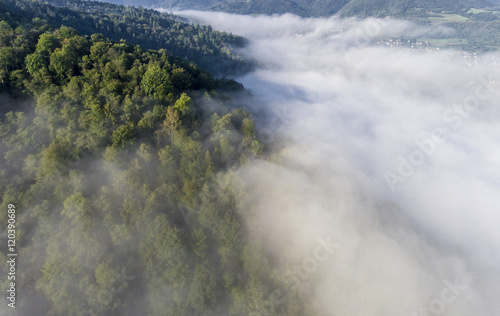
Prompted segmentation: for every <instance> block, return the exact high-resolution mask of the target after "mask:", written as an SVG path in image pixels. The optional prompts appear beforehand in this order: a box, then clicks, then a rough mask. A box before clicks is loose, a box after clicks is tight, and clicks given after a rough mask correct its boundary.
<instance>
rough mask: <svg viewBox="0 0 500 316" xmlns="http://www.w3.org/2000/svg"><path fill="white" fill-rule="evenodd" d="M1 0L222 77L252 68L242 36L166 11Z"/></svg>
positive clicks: (25, 11)
mask: <svg viewBox="0 0 500 316" xmlns="http://www.w3.org/2000/svg"><path fill="white" fill-rule="evenodd" d="M1 2H3V3H4V4H5V5H6V6H7V7H9V8H10V9H11V10H12V11H13V12H18V14H20V12H22V13H21V14H22V15H26V17H29V18H41V19H44V20H47V21H48V22H49V23H51V24H52V25H56V26H63V25H64V26H68V27H72V28H74V29H76V30H77V31H79V32H80V33H81V34H83V35H92V34H95V33H101V34H103V35H104V36H105V37H107V38H110V39H112V40H114V41H120V40H122V39H123V40H126V41H127V42H129V43H131V44H134V45H141V46H142V47H143V48H145V49H155V50H159V49H166V50H167V51H168V52H169V53H171V54H173V55H176V56H182V58H187V59H189V60H192V61H194V62H196V63H197V64H198V65H200V66H201V67H203V68H206V69H208V70H210V71H211V72H213V73H215V74H216V75H218V76H227V75H231V74H236V73H241V72H244V71H246V70H248V68H249V67H250V66H251V65H250V63H249V62H248V61H244V60H242V58H241V57H240V56H239V55H238V54H237V53H235V48H239V47H242V46H244V45H245V39H244V38H242V37H240V36H237V35H233V34H228V33H226V32H217V31H214V30H212V28H211V27H210V26H207V25H190V24H187V23H184V22H182V21H180V20H179V19H180V18H179V17H176V16H173V15H170V14H168V13H160V12H158V11H155V10H149V9H145V8H142V7H141V8H135V7H130V6H121V5H115V4H110V3H105V2H98V1H83V0H75V1H68V0H50V1H48V2H46V3H42V2H40V1H31V0H1Z"/></svg>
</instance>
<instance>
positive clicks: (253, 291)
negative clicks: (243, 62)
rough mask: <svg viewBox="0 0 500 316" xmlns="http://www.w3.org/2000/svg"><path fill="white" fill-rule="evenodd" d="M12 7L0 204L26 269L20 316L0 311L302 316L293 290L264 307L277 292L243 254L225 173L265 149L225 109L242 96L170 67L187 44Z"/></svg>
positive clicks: (21, 277)
mask: <svg viewBox="0 0 500 316" xmlns="http://www.w3.org/2000/svg"><path fill="white" fill-rule="evenodd" d="M11 5H12V2H11V1H2V2H0V102H1V103H0V104H1V107H0V114H1V116H0V192H1V194H2V197H1V201H2V202H1V208H2V210H7V208H8V205H9V204H12V205H15V208H16V210H17V227H16V229H17V244H16V248H17V252H18V267H17V268H18V271H19V273H18V274H17V275H16V279H15V282H16V284H17V293H18V296H17V302H16V309H15V311H14V310H11V309H9V308H8V307H7V306H6V304H2V305H1V307H0V314H2V315H8V314H9V313H10V314H12V313H13V312H14V314H13V315H308V311H307V309H308V307H307V304H301V299H300V294H298V293H291V294H290V295H288V296H284V297H283V298H280V301H279V302H280V304H277V305H274V304H270V303H269V302H268V301H267V299H268V297H269V296H270V294H271V293H273V292H276V290H279V289H282V288H284V281H283V280H282V279H281V278H280V277H278V276H277V275H276V274H275V273H273V269H271V268H270V267H271V266H272V262H271V261H270V260H269V258H268V257H267V256H266V255H265V254H264V253H263V252H262V251H260V250H259V249H258V244H255V243H250V242H249V234H248V232H247V230H246V227H247V225H251V223H252V222H251V218H252V217H251V212H252V208H251V206H250V204H249V201H248V200H247V198H246V197H245V196H246V195H245V190H244V189H242V188H241V184H238V183H239V178H238V174H237V173H234V172H233V170H234V169H235V167H237V166H240V165H244V164H246V163H248V161H250V160H252V159H255V158H262V159H266V158H265V157H266V156H267V155H268V153H266V152H267V151H268V150H267V149H266V148H265V146H264V145H263V144H262V142H261V141H259V139H258V138H257V136H256V128H255V123H254V121H253V119H252V117H251V115H250V114H249V113H248V111H247V110H245V104H241V101H239V100H240V99H238V98H236V97H234V96H235V95H237V94H247V92H245V91H244V90H243V88H242V86H241V85H240V84H238V83H236V82H235V81H233V80H227V79H216V78H214V77H213V76H212V75H211V74H210V73H208V72H206V71H204V70H203V69H202V68H200V67H199V66H198V65H197V64H196V63H194V62H192V61H189V60H188V59H187V58H186V56H183V55H178V56H174V55H172V53H171V52H172V51H176V49H178V50H177V51H178V52H182V51H185V50H184V49H185V46H183V45H182V44H179V45H180V47H177V48H174V49H170V50H165V49H160V50H152V49H145V48H143V47H142V46H140V45H133V44H131V43H129V42H128V41H127V40H120V41H113V40H111V39H109V38H107V37H106V36H103V35H102V34H100V33H94V34H91V35H87V34H82V33H80V32H78V31H76V30H75V29H73V28H71V27H67V26H60V25H59V24H60V22H57V21H58V20H59V19H60V18H61V17H62V16H78V15H79V14H81V13H80V12H81V11H78V12H77V11H71V10H70V9H64V10H62V9H61V10H60V9H57V10H55V9H54V10H55V11H50V10H52V8H53V7H50V6H47V7H46V9H47V10H49V11H50V12H49V11H47V13H46V14H47V16H52V18H47V19H42V18H40V17H35V18H33V16H34V15H33V11H32V10H33V8H34V7H37V6H38V7H40V6H41V4H39V3H35V2H33V3H31V4H29V5H27V6H26V7H22V6H15V7H12V6H11ZM58 12H59V13H60V12H66V13H67V14H66V15H61V14H59V13H58ZM51 21H52V22H51ZM148 23H150V22H148V20H147V19H146V20H145V21H144V23H143V24H144V25H151V24H148ZM151 23H156V22H155V21H154V19H153V20H152V21H151ZM177 25H178V26H179V28H178V29H179V31H182V30H185V29H186V27H187V26H186V25H184V24H177ZM181 26H182V27H181ZM148 27H149V26H148ZM148 27H146V26H144V27H143V28H142V29H147V28H148ZM174 27H175V26H174ZM199 30H205V31H206V33H203V32H201V31H199ZM199 30H198V31H199V32H200V34H208V36H209V37H210V36H214V37H213V38H211V39H210V41H213V42H214V43H216V45H220V47H224V45H226V44H224V43H223V42H221V43H219V42H218V41H219V40H222V38H218V37H217V36H219V35H220V36H222V35H221V34H220V33H215V32H212V31H209V28H208V27H201V26H200V27H199ZM181 33H182V32H181ZM189 34H191V33H189V32H186V34H185V35H184V38H185V39H186V40H187V39H188V38H189V39H190V40H192V39H193V38H192V37H189V36H191V35H189ZM216 34H219V35H216ZM194 36H196V35H193V37H194ZM226 36H229V35H226ZM167 38H169V37H167ZM171 38H176V35H172V37H171ZM229 38H231V37H229ZM207 41H208V39H207ZM172 43H173V44H172V45H176V43H177V42H176V41H173V42H172ZM213 58H220V59H222V60H225V57H223V56H220V55H214V56H213ZM226 60H227V59H226ZM236 188H240V189H239V190H236ZM7 220H8V217H7V212H1V213H0V227H1V228H0V232H1V238H2V240H1V243H2V245H4V244H6V236H7V231H6V229H7ZM249 223H250V224H249ZM0 257H1V260H2V261H4V262H5V261H7V253H6V249H5V247H2V249H1V252H0ZM0 269H1V270H2V275H6V274H7V272H8V266H7V265H1V267H0ZM8 287H9V283H8V281H7V279H2V283H1V290H2V292H3V293H6V290H7V289H8ZM280 293H283V292H280ZM302 303H303V302H302ZM7 309H9V310H7ZM10 314H9V315H10Z"/></svg>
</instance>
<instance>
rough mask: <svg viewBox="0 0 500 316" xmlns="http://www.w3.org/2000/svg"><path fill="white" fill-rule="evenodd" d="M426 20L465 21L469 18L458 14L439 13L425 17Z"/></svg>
mask: <svg viewBox="0 0 500 316" xmlns="http://www.w3.org/2000/svg"><path fill="white" fill-rule="evenodd" d="M427 20H429V21H431V22H438V23H439V22H465V21H469V18H466V17H465V16H461V15H458V14H448V13H443V14H439V16H431V17H429V18H427Z"/></svg>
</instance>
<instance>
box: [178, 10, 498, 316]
mask: <svg viewBox="0 0 500 316" xmlns="http://www.w3.org/2000/svg"><path fill="white" fill-rule="evenodd" d="M177 13H178V14H181V15H184V16H186V17H189V18H190V19H192V21H194V22H200V23H205V24H210V25H212V26H213V27H214V29H218V30H224V31H228V32H232V33H236V34H239V35H242V36H244V37H246V38H248V39H249V45H248V46H247V47H246V48H244V49H243V50H242V51H240V54H242V55H243V56H245V57H247V58H251V59H253V60H255V61H256V62H257V63H258V64H259V67H258V68H257V69H256V70H255V71H254V72H252V73H250V74H248V75H246V76H244V77H242V78H237V80H238V81H240V82H242V83H243V84H244V86H245V87H246V88H247V89H249V90H250V91H251V92H252V94H253V96H254V98H255V99H256V100H257V101H258V103H259V104H261V106H262V107H263V109H264V110H265V111H266V112H265V113H267V114H266V117H265V119H263V120H262V121H261V122H260V125H259V128H258V131H259V135H260V136H261V137H262V138H263V139H264V140H265V141H267V142H269V143H273V144H278V146H277V148H279V149H278V150H277V151H278V152H277V153H276V157H278V158H275V159H271V160H268V161H255V162H252V163H250V164H247V165H246V166H245V167H243V168H242V169H240V170H238V173H239V174H240V175H244V176H245V177H244V178H245V179H246V184H245V188H246V190H247V191H248V193H249V195H250V197H251V200H252V203H253V206H254V207H255V210H256V211H255V216H256V218H257V219H258V223H260V225H258V226H257V227H256V228H255V227H254V228H253V231H254V235H255V236H258V237H259V238H264V239H265V240H266V241H267V242H266V247H267V249H268V251H270V252H272V253H273V254H274V256H276V257H277V258H278V262H279V265H280V266H281V268H280V271H281V272H282V273H283V275H284V278H285V279H286V280H287V281H286V282H288V283H287V284H289V286H290V288H291V290H296V291H304V292H307V293H308V295H310V299H311V300H312V301H313V302H314V303H315V304H316V306H317V308H318V311H320V312H321V313H323V314H325V315H374V316H375V315H409V316H414V315H454V316H461V315H498V314H499V313H500V302H499V301H498V300H497V296H498V293H500V286H499V284H500V283H499V281H500V230H499V229H498V227H499V224H500V194H499V192H500V108H499V106H498V104H499V101H500V72H499V70H500V67H499V66H500V64H499V61H500V55H499V54H498V53H484V54H474V53H466V52H461V51H457V50H448V49H436V48H433V47H428V46H427V45H425V44H424V43H420V44H419V43H413V42H407V41H405V42H400V43H396V42H394V41H393V42H390V41H389V39H391V38H405V37H407V38H409V37H413V38H414V37H417V36H435V35H441V36H452V35H453V30H451V29H447V28H428V29H426V28H424V27H419V26H416V25H413V24H411V23H410V22H406V21H398V20H392V19H382V20H381V19H367V20H358V19H343V20H341V19H337V18H321V19H319V18H318V19H314V18H309V19H303V18H299V17H297V16H293V15H283V16H258V17H255V16H238V15H230V14H226V13H210V12H196V11H183V12H177ZM412 46H413V47H412ZM261 110H262V109H261ZM256 111H257V110H256ZM242 207H243V206H242ZM256 238H257V237H256ZM290 267H295V268H290ZM294 269H295V270H294ZM276 301H279V300H276ZM275 303H276V304H279V302H275Z"/></svg>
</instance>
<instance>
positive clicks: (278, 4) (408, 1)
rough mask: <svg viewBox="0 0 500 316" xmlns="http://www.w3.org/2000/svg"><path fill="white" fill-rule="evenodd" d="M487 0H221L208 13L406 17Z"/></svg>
mask: <svg viewBox="0 0 500 316" xmlns="http://www.w3.org/2000/svg"><path fill="white" fill-rule="evenodd" d="M493 5H494V4H493V2H491V1H490V0H458V1H455V0H431V1H423V0H374V1H370V0H297V1H290V0H271V1H265V0H252V1H235V0H225V1H222V2H221V3H219V4H216V5H215V6H213V7H211V9H212V10H217V11H225V12H232V13H239V14H282V13H287V12H288V13H294V14H297V15H300V16H331V15H333V14H337V13H338V14H340V15H342V16H388V15H392V16H406V15H415V14H419V15H422V14H425V12H428V11H435V12H441V11H448V12H453V13H459V12H466V11H467V10H468V9H470V8H471V7H475V8H483V7H491V6H493Z"/></svg>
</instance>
